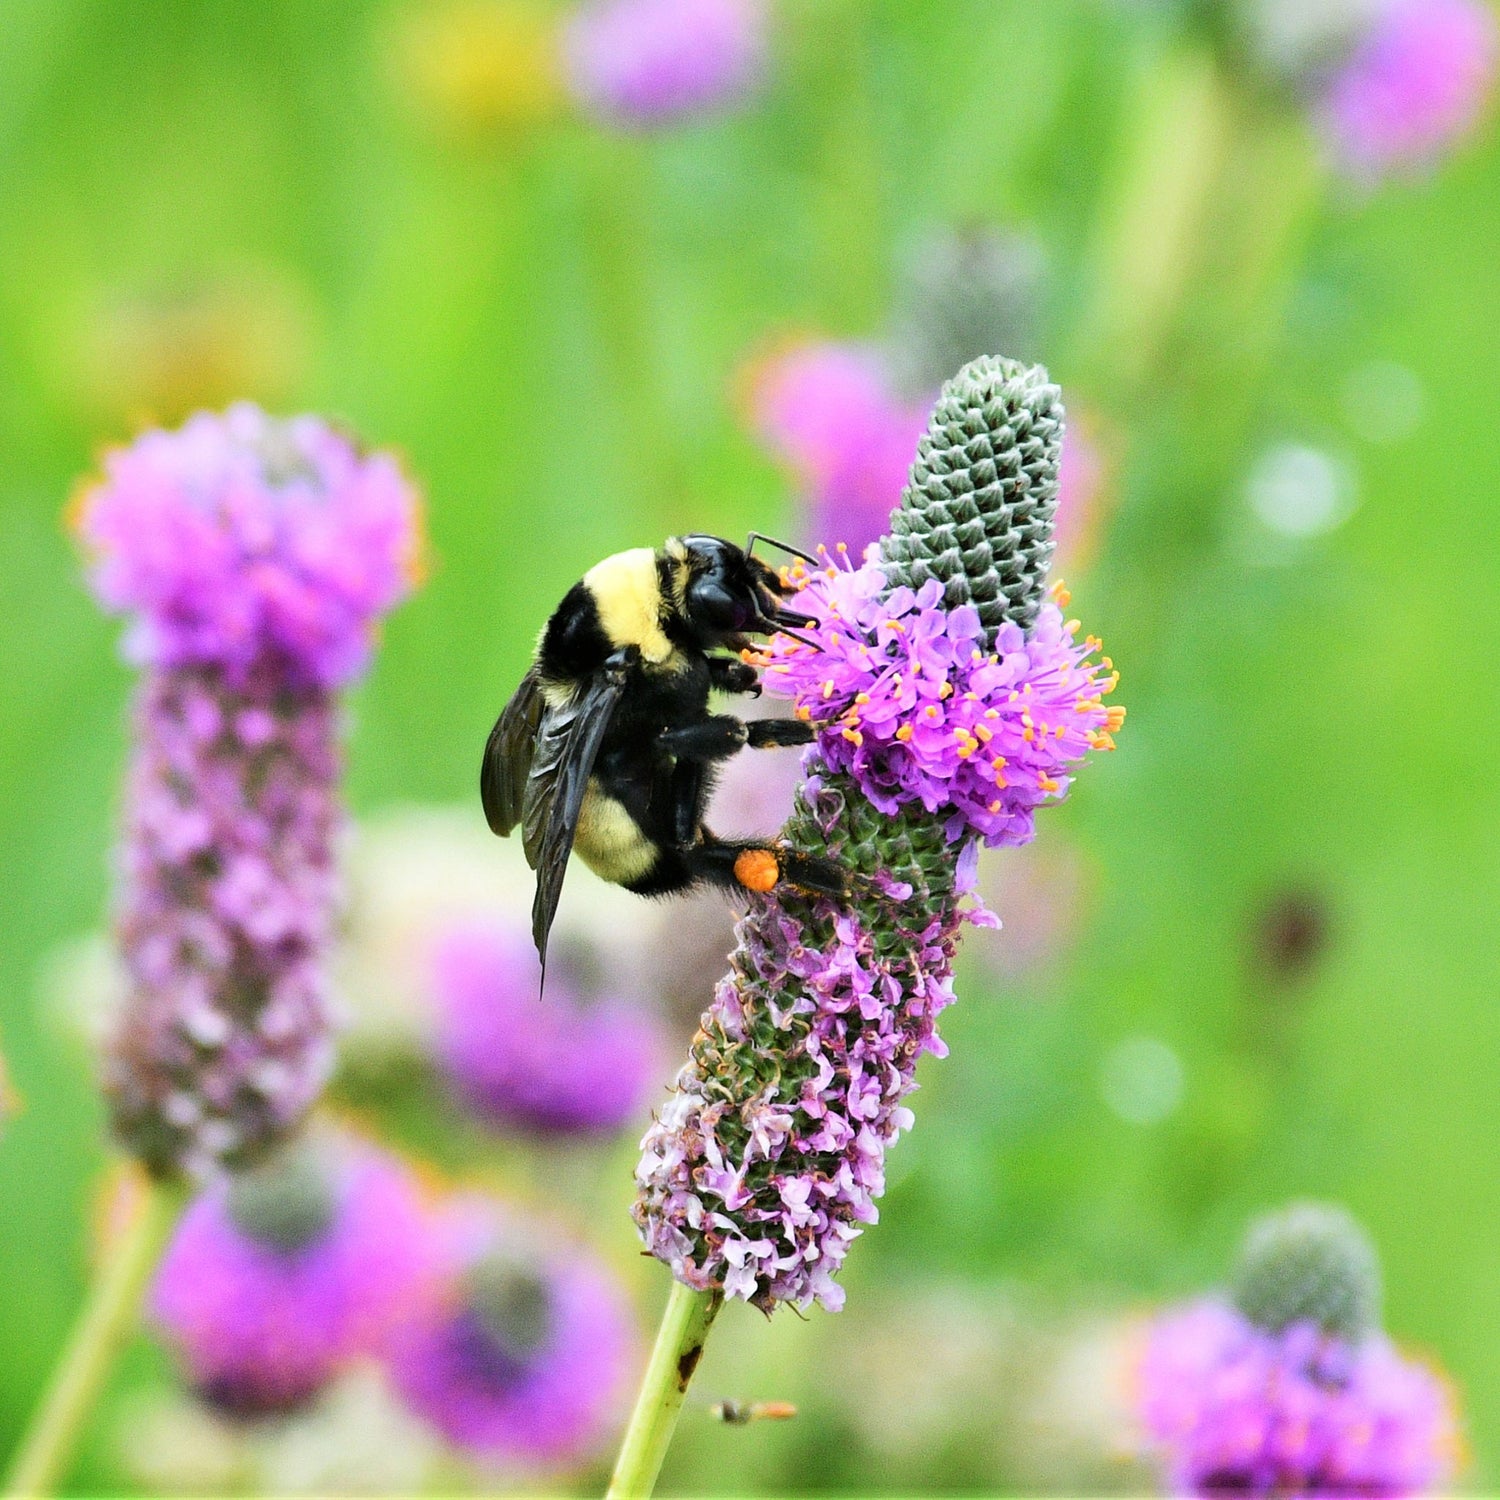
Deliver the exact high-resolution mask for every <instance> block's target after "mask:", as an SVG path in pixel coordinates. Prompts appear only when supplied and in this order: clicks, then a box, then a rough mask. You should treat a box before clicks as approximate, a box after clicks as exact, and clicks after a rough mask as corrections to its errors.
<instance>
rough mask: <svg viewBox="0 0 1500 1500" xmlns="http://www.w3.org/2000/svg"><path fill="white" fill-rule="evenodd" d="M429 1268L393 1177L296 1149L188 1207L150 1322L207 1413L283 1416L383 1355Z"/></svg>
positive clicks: (412, 1193)
mask: <svg viewBox="0 0 1500 1500" xmlns="http://www.w3.org/2000/svg"><path fill="white" fill-rule="evenodd" d="M431 1259H432V1250H431V1245H430V1229H429V1226H428V1224H427V1218H426V1212H425V1209H424V1206H423V1203H422V1200H421V1197H420V1195H419V1193H418V1191H417V1188H416V1186H415V1184H414V1182H413V1179H412V1177H411V1175H410V1173H409V1172H408V1171H407V1170H406V1169H405V1168H404V1167H403V1166H401V1165H400V1164H398V1163H397V1162H395V1161H393V1160H392V1159H391V1158H389V1157H387V1156H384V1155H382V1154H381V1153H379V1152H377V1151H375V1150H373V1149H370V1148H368V1147H365V1146H363V1145H360V1144H358V1143H352V1142H340V1143H339V1144H337V1145H336V1146H332V1147H330V1146H327V1145H321V1146H319V1147H317V1148H314V1147H310V1146H303V1147H299V1148H293V1149H292V1151H291V1152H290V1153H288V1154H286V1155H285V1156H284V1157H281V1158H278V1159H275V1160H273V1161H271V1162H268V1163H267V1164H265V1165H264V1166H262V1167H260V1168H256V1169H254V1170H252V1171H250V1172H246V1173H242V1174H240V1175H238V1176H236V1177H234V1178H232V1179H231V1178H220V1179H218V1180H217V1181H215V1182H214V1183H212V1184H211V1185H210V1186H209V1187H207V1188H205V1189H204V1190H203V1191H202V1192H201V1193H200V1194H199V1195H198V1197H197V1198H196V1199H194V1201H193V1202H192V1203H191V1204H190V1205H189V1207H188V1209H187V1212H186V1213H185V1214H184V1215H183V1218H182V1220H181V1222H180V1223H179V1224H178V1226H177V1229H176V1231H175V1233H174V1234H173V1237H172V1240H171V1243H170V1244H169V1245H168V1247H167V1250H166V1254H165V1255H164V1257H163V1259H162V1262H161V1266H160V1268H159V1269H158V1271H157V1276H156V1283H155V1287H154V1289H153V1292H152V1311H153V1314H154V1316H155V1319H156V1321H157V1323H158V1324H159V1325H160V1326H161V1328H162V1330H163V1332H164V1333H165V1335H166V1337H167V1339H168V1341H169V1342H170V1343H171V1344H172V1345H173V1347H174V1348H175V1349H176V1351H177V1353H178V1355H179V1356H180V1358H181V1359H182V1362H183V1364H184V1366H185V1367H186V1370H187V1374H188V1377H189V1379H190V1380H191V1382H192V1384H193V1386H194V1388H195V1389H196V1390H197V1391H198V1393H199V1394H200V1395H201V1396H202V1397H203V1398H204V1399H205V1400H207V1401H209V1402H211V1403H212V1404H214V1405H215V1406H218V1407H221V1408H224V1409H226V1410H228V1411H231V1412H234V1413H237V1414H241V1415H254V1414H258V1413H264V1412H280V1411H286V1410H288V1409H291V1408H293V1407H296V1406H298V1405H300V1404H302V1403H303V1402H304V1401H306V1400H307V1399H308V1398H309V1397H311V1396H313V1395H315V1394H316V1393H317V1392H318V1391H319V1390H321V1389H322V1388H323V1387H324V1386H325V1385H326V1384H327V1383H328V1382H329V1381H330V1380H331V1379H332V1378H333V1377H334V1376H335V1375H337V1374H338V1373H339V1372H340V1371H341V1370H342V1369H344V1368H345V1367H347V1366H348V1365H349V1364H350V1363H351V1361H353V1360H354V1359H356V1358H358V1357H360V1356H362V1355H371V1354H374V1353H376V1352H378V1351H379V1349H380V1348H381V1346H382V1344H383V1341H384V1339H385V1338H386V1337H387V1335H388V1334H389V1332H390V1330H391V1328H392V1327H393V1326H394V1324H395V1322H396V1321H397V1319H398V1318H399V1317H401V1316H403V1315H404V1314H405V1313H406V1310H407V1308H408V1306H409V1305H410V1304H411V1303H412V1302H413V1301H414V1300H416V1299H419V1298H420V1297H421V1296H422V1295H424V1287H425V1284H426V1280H427V1278H428V1277H429V1276H430V1275H431V1274H432V1266H431Z"/></svg>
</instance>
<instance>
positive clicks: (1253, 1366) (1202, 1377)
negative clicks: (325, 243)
mask: <svg viewBox="0 0 1500 1500" xmlns="http://www.w3.org/2000/svg"><path fill="white" fill-rule="evenodd" d="M1140 1405H1141V1414H1142V1418H1143V1420H1144V1422H1145V1425H1146V1428H1147V1430H1148V1431H1149V1433H1150V1435H1151V1437H1152V1438H1153V1439H1154V1440H1155V1441H1156V1442H1157V1443H1159V1444H1161V1445H1162V1446H1163V1448H1164V1449H1165V1450H1166V1452H1167V1454H1168V1456H1169V1464H1170V1471H1171V1480H1172V1484H1173V1486H1174V1487H1175V1488H1176V1489H1177V1490H1178V1491H1179V1492H1181V1493H1184V1494H1190V1495H1264V1496H1288V1497H1290V1496H1319V1495H1326V1496H1349V1495H1372V1496H1380V1495H1391V1496H1396V1495H1417V1494H1423V1493H1429V1492H1430V1491H1431V1490H1432V1489H1433V1488H1434V1486H1437V1485H1439V1484H1441V1482H1442V1481H1443V1479H1444V1478H1445V1477H1446V1476H1447V1475H1448V1474H1449V1473H1450V1472H1451V1470H1452V1466H1453V1458H1454V1454H1455V1452H1456V1447H1457V1436H1456V1428H1455V1424H1454V1416H1453V1407H1452V1399H1451V1396H1450V1394H1449V1391H1448V1388H1447V1386H1446V1385H1445V1384H1444V1382H1443V1381H1442V1380H1441V1379H1440V1378H1439V1377H1438V1376H1437V1375H1436V1374H1434V1373H1433V1372H1432V1371H1431V1370H1429V1369H1427V1368H1425V1367H1423V1366H1422V1365H1419V1364H1415V1363H1412V1362H1411V1361H1409V1360H1404V1359H1402V1358H1401V1356H1400V1355H1399V1354H1398V1353H1397V1352H1396V1350H1395V1349H1394V1348H1393V1347H1392V1346H1391V1344H1390V1342H1389V1341H1388V1340H1387V1339H1386V1338H1385V1337H1384V1336H1383V1335H1381V1334H1378V1333H1377V1334H1371V1335H1369V1336H1367V1337H1366V1338H1364V1339H1363V1340H1361V1341H1359V1342H1357V1343H1354V1342H1350V1341H1348V1340H1345V1339H1341V1338H1339V1337H1337V1336H1336V1335H1332V1334H1328V1333H1325V1332H1324V1331H1323V1330H1322V1329H1320V1328H1319V1327H1318V1326H1317V1325H1316V1324H1315V1323H1311V1322H1298V1323H1293V1324H1290V1325H1288V1326H1287V1327H1285V1328H1283V1329H1281V1330H1280V1331H1279V1332H1271V1331H1269V1330H1267V1329H1264V1328H1261V1327H1258V1326H1257V1325H1256V1324H1254V1323H1252V1322H1251V1321H1250V1320H1249V1319H1248V1318H1246V1317H1245V1316H1243V1315H1242V1314H1241V1313H1239V1312H1238V1311H1236V1310H1235V1309H1234V1308H1233V1307H1231V1306H1229V1305H1228V1304H1227V1303H1224V1302H1220V1301H1204V1302H1198V1303H1194V1304H1192V1305H1190V1306H1188V1307H1186V1308H1183V1309H1181V1310H1179V1311H1177V1312H1174V1313H1171V1314H1168V1315H1167V1316H1165V1317H1163V1318H1162V1319H1161V1320H1160V1321H1159V1322H1158V1323H1157V1324H1156V1326H1155V1327H1154V1329H1153V1330H1152V1333H1151V1336H1150V1341H1149V1344H1148V1346H1147V1349H1146V1353H1145V1356H1144V1359H1143V1361H1142V1364H1141V1367H1140Z"/></svg>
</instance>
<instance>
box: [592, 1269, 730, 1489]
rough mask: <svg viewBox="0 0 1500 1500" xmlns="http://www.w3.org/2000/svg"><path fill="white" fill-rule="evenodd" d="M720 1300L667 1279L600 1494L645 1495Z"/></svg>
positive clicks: (720, 1295) (716, 1294) (664, 1453)
mask: <svg viewBox="0 0 1500 1500" xmlns="http://www.w3.org/2000/svg"><path fill="white" fill-rule="evenodd" d="M723 1301H724V1294H723V1293H722V1292H717V1291H715V1292H695V1291H693V1290H692V1288H690V1287H685V1286H683V1284H682V1283H681V1282H680V1281H674V1282H673V1283H672V1295H671V1296H670V1297H668V1298H667V1310H666V1312H664V1313H663V1314H662V1319H661V1328H660V1330H659V1331H658V1333H657V1335H656V1347H655V1348H654V1349H652V1351H651V1362H650V1364H648V1365H647V1366H646V1374H645V1378H644V1379H643V1380H642V1381H641V1389H640V1394H639V1395H638V1396H637V1397H636V1399H635V1410H634V1411H633V1412H632V1413H631V1414H630V1426H629V1427H627V1428H626V1429H625V1440H624V1442H623V1443H621V1444H620V1456H619V1458H618V1459H617V1460H616V1461H615V1472H614V1477H613V1478H612V1479H611V1480H610V1482H609V1491H608V1493H607V1495H606V1500H649V1496H650V1494H651V1490H652V1488H653V1486H654V1485H655V1484H656V1476H657V1474H658V1473H659V1472H660V1470H661V1462H662V1459H664V1458H665V1457H666V1456H667V1447H668V1445H669V1444H670V1443H671V1441H672V1429H673V1428H674V1427H676V1426H677V1413H678V1412H679V1411H680V1410H681V1409H682V1398H683V1397H684V1396H685V1395H686V1394H687V1388H688V1383H689V1382H690V1381H691V1380H692V1378H693V1371H694V1370H696V1369H697V1368H698V1360H699V1358H700V1357H701V1356H702V1354H703V1345H704V1343H705V1342H706V1341H707V1339H708V1330H709V1329H710V1328H711V1327H712V1326H713V1321H714V1318H715V1316H716V1315H717V1313H718V1311H719V1307H720V1306H721V1304H722V1303H723Z"/></svg>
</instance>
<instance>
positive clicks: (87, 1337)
mask: <svg viewBox="0 0 1500 1500" xmlns="http://www.w3.org/2000/svg"><path fill="white" fill-rule="evenodd" d="M179 1206H180V1196H179V1193H178V1191H177V1189H176V1188H174V1187H171V1186H169V1185H167V1184H164V1183H159V1182H155V1181H153V1182H151V1183H150V1184H149V1185H148V1186H147V1188H146V1191H145V1199H144V1201H143V1202H142V1203H140V1204H139V1205H138V1206H137V1208H136V1213H135V1217H134V1219H133V1220H132V1221H131V1223H130V1224H129V1226H128V1227H127V1228H126V1229H125V1230H124V1232H123V1233H122V1234H121V1235H120V1236H119V1238H118V1240H117V1241H116V1242H115V1243H114V1244H113V1245H111V1246H110V1248H109V1252H108V1258H107V1259H106V1260H105V1261H104V1263H103V1264H102V1265H101V1266H100V1267H99V1269H98V1273H97V1275H96V1277H95V1279H94V1284H93V1286H92V1288H91V1289H90V1291H89V1297H88V1301H87V1302H86V1303H85V1304H84V1307H83V1311H82V1313H81V1314H80V1315H79V1318H78V1322H77V1323H76V1324H75V1325H74V1328H73V1332H72V1335H71V1337H70V1338H69V1340H68V1346H67V1348H66V1349H65V1350H64V1351H63V1356H62V1359H61V1360H60V1361H59V1363H58V1365H57V1368H56V1369H55V1370H54V1371H53V1374H52V1380H51V1383H50V1384H49V1385H48V1387H47V1389H46V1391H45V1392H44V1394H43V1396H42V1401H41V1404H40V1405H39V1406H38V1407H37V1409H36V1411H35V1413H34V1414H33V1416H32V1419H31V1423H30V1425H29V1426H28V1427H27V1429H26V1431H25V1432H24V1433H23V1434H22V1437H21V1444H20V1447H19V1448H18V1449H17V1451H16V1455H15V1458H14V1460H13V1462H12V1464H11V1469H10V1473H9V1475H8V1476H7V1478H6V1487H5V1493H6V1495H7V1496H36V1495H47V1494H50V1493H51V1492H52V1491H53V1490H54V1489H55V1488H56V1487H57V1485H58V1484H59V1483H60V1482H61V1481H62V1480H63V1479H64V1478H66V1477H67V1472H68V1469H69V1467H70V1466H71V1464H72V1461H73V1455H74V1451H75V1449H76V1448H77V1446H78V1440H79V1438H80V1437H81V1436H82V1434H83V1431H84V1428H85V1427H86V1425H87V1423H88V1420H89V1416H90V1414H91V1413H92V1411H93V1409H94V1403H95V1401H96V1400H97V1399H98V1396H99V1392H100V1390H101V1389H102V1387H103V1385H104V1382H105V1380H106V1379H107V1378H108V1376H109V1373H110V1370H111V1369H112V1368H113V1367H114V1363H115V1359H116V1357H117V1356H118V1355H119V1353H120V1350H121V1349H122V1348H123V1347H124V1344H125V1341H126V1340H127V1339H128V1338H129V1336H130V1334H131V1333H132V1332H133V1331H134V1329H135V1325H136V1317H137V1314H138V1313H139V1310H140V1305H141V1298H142V1296H143V1295H144V1293H145V1289H146V1283H147V1282H148V1281H149V1280H150V1279H151V1273H152V1271H153V1270H154V1269H155V1266H156V1262H157V1259H158V1257H159V1256H160V1254H161V1250H162V1247H163V1246H164V1245H165V1244H166V1241H167V1236H168V1235H169V1234H170V1233H171V1230H172V1225H173V1224H174V1223H175V1222H176V1220H177V1212H178V1208H179Z"/></svg>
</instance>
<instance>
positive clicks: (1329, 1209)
mask: <svg viewBox="0 0 1500 1500" xmlns="http://www.w3.org/2000/svg"><path fill="white" fill-rule="evenodd" d="M1233 1291H1234V1301H1235V1306H1236V1307H1238V1308H1239V1310H1240V1311H1241V1312H1242V1313H1243V1314H1244V1315H1245V1316H1246V1317H1247V1318H1248V1319H1249V1320H1250V1321H1251V1322H1252V1323H1255V1324H1258V1325H1259V1326H1260V1327H1262V1328H1265V1329H1267V1330H1269V1331H1270V1332H1272V1333H1279V1332H1280V1331H1281V1330H1282V1329H1283V1328H1287V1327H1289V1326H1290V1325H1291V1324H1293V1323H1316V1324H1318V1325H1319V1326H1320V1327H1321V1328H1323V1329H1324V1330H1325V1331H1326V1332H1328V1333H1331V1334H1334V1335H1336V1336H1337V1337H1339V1338H1344V1339H1349V1340H1351V1341H1357V1340H1359V1339H1361V1338H1363V1337H1364V1336H1365V1334H1367V1333H1369V1332H1370V1331H1371V1330H1372V1329H1374V1328H1375V1327H1376V1326H1377V1324H1378V1323H1379V1318H1380V1267H1379V1263H1378V1261H1377V1260H1376V1257H1375V1250H1374V1247H1373V1246H1372V1245H1371V1243H1370V1240H1369V1237H1368V1236H1367V1235H1366V1234H1365V1232H1364V1230H1362V1229H1361V1228H1360V1227H1359V1225H1358V1224H1356V1223H1355V1221H1354V1220H1353V1219H1352V1218H1351V1217H1350V1216H1349V1214H1348V1213H1346V1212H1345V1211H1344V1210H1343V1209H1342V1208H1337V1207H1334V1206H1333V1205H1331V1204H1324V1203H1296V1204H1293V1205H1292V1206H1291V1207H1290V1208H1286V1209H1283V1210H1281V1211H1280V1212H1279V1213H1274V1214H1267V1215H1266V1216H1265V1217H1264V1218H1263V1219H1260V1220H1258V1221H1257V1222H1256V1223H1255V1224H1254V1225H1253V1226H1252V1227H1251V1230H1250V1233H1249V1236H1248V1237H1247V1238H1246V1241H1245V1247H1244V1249H1243V1250H1242V1251H1241V1252H1240V1259H1239V1264H1238V1266H1237V1267H1236V1270H1235V1275H1234V1282H1233Z"/></svg>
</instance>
